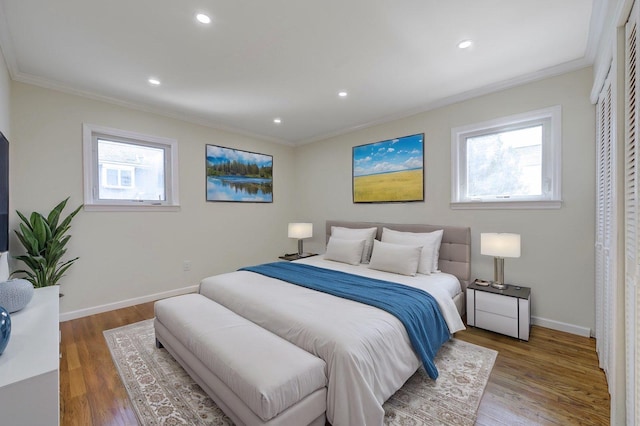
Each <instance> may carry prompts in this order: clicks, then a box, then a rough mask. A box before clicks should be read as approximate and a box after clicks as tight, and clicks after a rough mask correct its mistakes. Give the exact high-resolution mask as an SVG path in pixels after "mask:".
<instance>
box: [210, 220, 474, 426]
mask: <svg viewBox="0 0 640 426" xmlns="http://www.w3.org/2000/svg"><path fill="white" fill-rule="evenodd" d="M332 227H337V228H343V229H349V230H353V229H363V230H364V229H371V228H375V229H376V230H375V235H376V239H378V240H379V239H380V238H381V237H382V233H383V229H384V228H387V229H388V230H393V231H398V232H412V233H431V232H433V231H438V230H443V232H442V241H441V243H440V250H439V255H438V262H437V264H438V268H439V270H440V271H441V272H437V273H432V274H430V275H424V274H416V275H415V276H410V275H400V274H397V273H389V272H384V271H380V270H374V269H371V268H370V267H368V266H367V265H366V264H365V265H350V264H347V263H342V262H336V261H333V260H327V259H326V258H325V256H324V255H320V256H313V257H309V258H306V259H302V260H299V261H296V262H297V263H301V264H305V265H311V266H315V267H318V268H326V269H332V270H337V271H341V272H347V273H350V274H354V275H358V276H364V277H369V278H373V279H378V280H385V281H392V282H398V283H400V284H405V285H408V286H411V287H417V288H422V289H424V290H426V291H427V292H429V293H430V294H431V295H432V296H433V298H435V300H436V301H437V304H438V306H439V307H440V311H441V312H442V315H443V317H444V319H445V321H446V323H447V326H448V328H449V332H450V334H453V333H455V332H456V331H459V330H462V329H464V325H463V323H462V320H461V319H460V317H461V315H462V313H463V309H464V306H465V303H464V294H465V291H464V290H465V289H466V286H467V284H468V283H469V279H470V266H469V265H470V230H469V228H466V227H453V226H433V225H407V224H387V223H370V222H346V221H327V223H326V229H327V240H328V241H329V243H331V241H330V236H331V230H332V229H333V228H332ZM387 232H389V231H387ZM376 246H380V247H382V244H380V243H379V242H378V243H376ZM328 248H329V246H328ZM329 254H330V252H329V250H328V251H327V253H326V255H329ZM372 260H373V259H372ZM200 293H201V294H202V295H204V296H206V297H208V298H210V299H212V300H214V301H216V302H217V303H219V304H221V305H223V306H225V307H227V308H228V309H230V310H232V311H234V312H235V313H237V314H238V315H240V316H242V317H244V318H247V319H249V320H250V321H252V322H254V323H255V324H258V325H259V326H261V327H263V328H265V329H267V330H269V331H271V332H272V333H274V334H276V335H278V336H280V337H282V338H284V339H286V340H288V341H289V342H291V343H293V344H295V345H296V346H298V347H300V348H302V349H304V350H306V351H307V352H310V353H312V354H314V355H316V356H318V357H319V358H322V359H323V360H324V361H325V362H326V364H327V377H328V382H329V383H328V392H327V420H328V421H329V422H330V423H331V424H333V425H334V426H344V425H352V426H353V425H382V423H383V419H384V410H383V408H382V404H383V403H384V402H385V401H386V400H387V399H388V398H389V397H390V396H391V395H393V393H395V392H396V391H397V390H398V389H399V388H400V387H402V385H403V384H404V382H405V381H406V380H407V379H408V378H409V377H411V375H413V373H414V372H415V371H416V370H417V369H418V368H419V367H420V365H421V361H420V359H419V358H418V356H417V355H416V352H415V351H414V350H413V349H412V346H411V343H410V339H409V336H408V334H407V331H406V329H405V327H404V325H403V324H402V322H400V320H398V318H396V317H395V316H393V315H391V314H389V313H388V312H385V311H383V310H381V309H378V308H375V307H372V306H368V305H365V304H362V303H359V302H355V301H352V300H347V299H343V298H340V297H335V296H332V295H330V294H326V293H324V292H319V291H316V290H312V289H308V288H305V287H300V286H297V285H292V284H290V283H288V282H284V281H281V280H278V279H275V278H271V277H267V276H264V275H261V274H258V273H255V272H250V271H242V270H241V271H235V272H231V273H227V274H221V275H216V276H212V277H208V278H205V279H204V280H202V282H201V284H200Z"/></svg>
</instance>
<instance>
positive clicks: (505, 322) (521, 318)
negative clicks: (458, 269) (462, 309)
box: [467, 283, 531, 340]
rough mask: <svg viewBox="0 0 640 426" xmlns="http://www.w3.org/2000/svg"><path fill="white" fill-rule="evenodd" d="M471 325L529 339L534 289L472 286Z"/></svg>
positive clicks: (469, 289) (468, 303) (468, 316)
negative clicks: (501, 288) (532, 292)
mask: <svg viewBox="0 0 640 426" xmlns="http://www.w3.org/2000/svg"><path fill="white" fill-rule="evenodd" d="M467 325H470V326H474V327H479V328H484V329H486V330H491V331H495V332H496V333H501V334H506V335H507V336H511V337H515V338H517V339H520V340H529V329H530V327H531V289H530V288H529V287H518V286H513V285H509V286H507V288H505V289H504V290H499V289H497V288H493V287H491V286H480V285H477V284H474V283H472V284H469V286H468V287H467Z"/></svg>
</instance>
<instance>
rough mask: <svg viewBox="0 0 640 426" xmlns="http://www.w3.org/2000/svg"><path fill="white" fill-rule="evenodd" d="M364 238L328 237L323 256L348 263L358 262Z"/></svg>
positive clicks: (360, 257) (356, 263) (354, 263)
mask: <svg viewBox="0 0 640 426" xmlns="http://www.w3.org/2000/svg"><path fill="white" fill-rule="evenodd" d="M363 247H364V240H344V239H342V238H336V237H329V242H328V243H327V251H326V253H325V254H324V258H325V259H327V260H335V261H336V262H342V263H348V264H349V265H358V264H360V259H362V250H363Z"/></svg>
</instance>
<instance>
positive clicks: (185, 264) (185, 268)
mask: <svg viewBox="0 0 640 426" xmlns="http://www.w3.org/2000/svg"><path fill="white" fill-rule="evenodd" d="M182 270H183V271H184V272H189V271H190V270H191V261H190V260H185V261H184V262H182Z"/></svg>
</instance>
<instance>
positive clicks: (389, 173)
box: [353, 133, 424, 203]
mask: <svg viewBox="0 0 640 426" xmlns="http://www.w3.org/2000/svg"><path fill="white" fill-rule="evenodd" d="M410 201H424V134H422V133H421V134H417V135H411V136H403V137H401V138H396V139H389V140H386V141H381V142H375V143H370V144H366V145H360V146H355V147H353V202H354V203H394V202H410Z"/></svg>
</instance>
